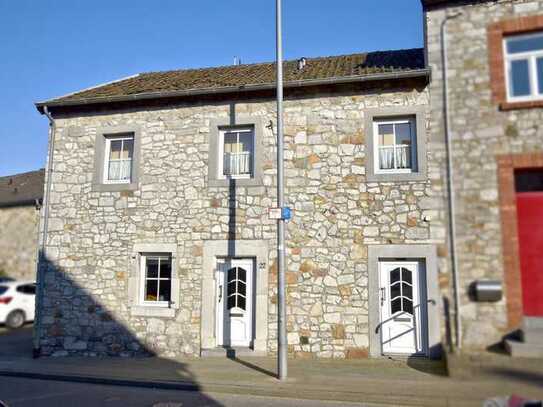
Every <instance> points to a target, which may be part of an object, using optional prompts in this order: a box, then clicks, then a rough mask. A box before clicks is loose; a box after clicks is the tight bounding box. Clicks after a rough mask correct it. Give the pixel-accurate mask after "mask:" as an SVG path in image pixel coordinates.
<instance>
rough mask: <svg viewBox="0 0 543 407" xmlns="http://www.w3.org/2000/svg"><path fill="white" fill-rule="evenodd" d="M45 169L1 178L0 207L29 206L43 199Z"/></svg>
mask: <svg viewBox="0 0 543 407" xmlns="http://www.w3.org/2000/svg"><path fill="white" fill-rule="evenodd" d="M44 174H45V171H44V170H43V169H41V170H38V171H32V172H25V173H23V174H16V175H8V176H7V177H0V207H2V206H18V205H29V204H33V203H34V202H36V200H39V201H40V202H41V200H42V198H43V183H44V179H45V176H44Z"/></svg>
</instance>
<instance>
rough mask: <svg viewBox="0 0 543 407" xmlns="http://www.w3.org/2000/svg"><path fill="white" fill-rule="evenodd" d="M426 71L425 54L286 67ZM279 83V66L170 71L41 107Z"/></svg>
mask: <svg viewBox="0 0 543 407" xmlns="http://www.w3.org/2000/svg"><path fill="white" fill-rule="evenodd" d="M423 68H424V53H423V49H421V48H415V49H406V50H395V51H378V52H367V53H358V54H350V55H339V56H329V57H318V58H307V63H306V66H305V67H304V68H303V69H301V70H300V69H298V66H297V60H290V61H285V62H284V80H285V82H286V83H287V84H288V82H293V81H311V80H319V79H320V80H322V79H333V78H338V79H340V78H348V77H360V76H368V75H372V74H379V73H392V72H402V71H409V70H419V69H423ZM274 82H275V64H274V63H271V62H268V63H258V64H247V65H232V66H221V67H214V68H202V69H184V70H175V71H165V72H147V73H142V74H139V75H136V76H133V77H129V78H126V79H122V80H119V81H116V82H112V83H108V84H104V85H101V86H96V87H94V88H91V89H86V90H83V91H80V92H76V93H73V94H70V95H67V96H63V97H59V98H56V99H51V100H49V101H46V102H43V103H40V105H43V104H48V103H54V104H62V103H63V102H66V103H70V104H73V103H74V102H78V101H81V102H84V101H85V100H89V99H92V100H94V99H99V98H104V99H106V98H115V97H123V96H126V97H128V96H134V95H144V94H154V93H161V92H176V91H179V92H181V91H190V90H195V91H196V90H202V89H209V90H213V91H220V89H221V88H230V87H243V86H252V85H266V84H273V83H274Z"/></svg>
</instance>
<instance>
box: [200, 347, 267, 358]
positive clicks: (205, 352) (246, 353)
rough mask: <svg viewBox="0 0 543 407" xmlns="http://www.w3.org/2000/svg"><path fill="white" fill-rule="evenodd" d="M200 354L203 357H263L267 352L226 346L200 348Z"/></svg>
mask: <svg viewBox="0 0 543 407" xmlns="http://www.w3.org/2000/svg"><path fill="white" fill-rule="evenodd" d="M200 356H201V357H203V358H236V357H251V356H252V357H265V356H267V352H265V351H260V350H254V349H251V348H245V347H232V348H230V347H228V348H223V347H219V348H212V349H202V350H201V351H200Z"/></svg>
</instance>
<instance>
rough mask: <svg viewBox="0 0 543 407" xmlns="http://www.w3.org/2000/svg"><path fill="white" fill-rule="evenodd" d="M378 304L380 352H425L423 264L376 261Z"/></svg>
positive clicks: (405, 353)
mask: <svg viewBox="0 0 543 407" xmlns="http://www.w3.org/2000/svg"><path fill="white" fill-rule="evenodd" d="M379 281H380V284H379V304H380V317H381V319H380V325H379V332H380V337H381V344H382V352H383V354H403V355H426V354H427V347H428V346H427V343H428V340H427V325H428V324H427V307H426V289H425V287H426V285H425V284H424V281H425V270H424V264H423V263H421V262H417V261H382V262H380V263H379Z"/></svg>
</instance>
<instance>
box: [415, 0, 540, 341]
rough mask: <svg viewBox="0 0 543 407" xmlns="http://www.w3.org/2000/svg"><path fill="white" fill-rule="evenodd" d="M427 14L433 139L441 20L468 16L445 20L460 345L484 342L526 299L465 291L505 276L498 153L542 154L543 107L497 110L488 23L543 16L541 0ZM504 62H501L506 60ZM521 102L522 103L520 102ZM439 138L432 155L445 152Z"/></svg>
mask: <svg viewBox="0 0 543 407" xmlns="http://www.w3.org/2000/svg"><path fill="white" fill-rule="evenodd" d="M449 3H452V5H449V6H442V7H437V8H430V9H429V10H427V11H426V13H425V21H426V25H427V27H426V29H427V52H428V62H429V65H430V66H431V68H432V83H431V85H430V94H431V109H432V115H431V117H432V120H431V124H430V129H431V130H430V131H431V138H432V140H435V141H438V140H442V139H443V120H442V119H443V111H442V109H443V104H442V97H443V95H442V86H443V75H442V64H441V45H440V24H441V22H442V21H443V19H444V17H445V15H447V14H455V13H457V12H458V11H461V12H462V13H463V14H462V15H460V16H458V17H457V18H455V19H453V20H450V21H449V22H448V23H447V27H448V29H447V32H448V38H449V39H448V54H449V57H448V63H449V67H448V68H449V69H448V72H447V76H448V77H449V81H450V82H449V85H450V87H449V98H450V117H451V123H450V126H451V135H452V140H453V156H454V173H455V175H454V176H455V186H454V188H455V191H456V202H455V204H456V208H457V218H456V223H457V227H458V262H459V276H460V288H461V307H460V313H461V320H462V329H463V343H464V346H465V347H468V348H483V347H486V346H488V345H492V344H493V343H496V342H498V341H500V340H501V338H502V336H503V335H504V334H506V333H507V332H509V331H510V330H512V329H515V328H518V326H508V323H507V304H508V303H510V304H511V303H515V302H519V301H521V299H520V297H519V295H518V292H517V293H516V295H510V296H508V291H507V287H505V297H504V299H503V300H502V301H500V302H498V303H475V302H473V301H470V299H469V297H468V287H469V285H470V283H472V282H473V281H475V280H478V279H496V280H500V281H507V278H505V275H504V272H505V271H506V270H504V259H503V256H502V239H501V236H502V232H503V231H502V229H501V219H500V208H499V198H500V191H499V183H498V157H499V156H502V157H504V156H508V155H511V154H513V155H516V154H522V153H543V149H542V146H541V145H542V141H543V129H542V127H541V122H542V119H543V111H542V110H541V109H537V108H526V109H519V108H516V109H514V110H504V109H500V106H499V105H498V103H497V102H495V101H493V99H492V86H491V69H490V66H489V53H488V37H487V35H488V33H487V29H488V27H489V26H490V25H491V24H493V23H497V22H500V21H503V20H508V19H512V18H519V17H524V16H535V15H543V1H534V0H527V1H522V0H515V1H513V0H500V1H483V2H470V1H467V2H449ZM502 66H503V65H502ZM517 107H518V106H517ZM442 147H443V145H442V144H441V143H438V144H436V145H435V149H434V151H435V154H440V155H442Z"/></svg>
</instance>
